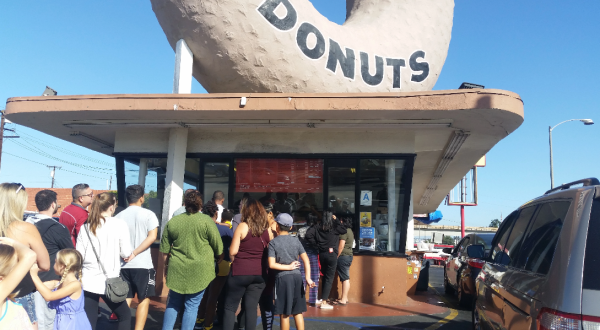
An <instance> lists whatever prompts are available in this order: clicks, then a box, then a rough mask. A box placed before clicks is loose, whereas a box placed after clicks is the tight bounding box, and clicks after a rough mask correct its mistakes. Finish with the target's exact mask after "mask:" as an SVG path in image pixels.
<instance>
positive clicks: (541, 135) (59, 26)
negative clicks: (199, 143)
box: [0, 0, 600, 226]
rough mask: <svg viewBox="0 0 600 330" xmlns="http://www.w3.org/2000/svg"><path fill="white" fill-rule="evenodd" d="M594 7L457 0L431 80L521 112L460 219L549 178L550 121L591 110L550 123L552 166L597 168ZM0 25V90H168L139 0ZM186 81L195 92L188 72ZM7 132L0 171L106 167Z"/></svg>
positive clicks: (164, 56)
mask: <svg viewBox="0 0 600 330" xmlns="http://www.w3.org/2000/svg"><path fill="white" fill-rule="evenodd" d="M296 1H300V0H296ZM398 1H401V0H398ZM312 2H313V4H314V5H315V6H316V7H317V9H319V11H321V13H323V14H324V15H325V16H327V17H328V18H329V19H330V20H332V21H334V22H337V23H342V22H343V20H344V18H345V1H343V0H313V1H312ZM599 12H600V2H598V1H581V0H576V1H569V2H564V1H546V2H543V3H540V2H533V1H518V2H517V1H514V0H507V1H502V2H500V1H466V0H456V11H455V18H454V29H453V34H452V42H451V44H450V50H449V54H448V59H447V61H446V64H445V66H444V69H443V71H442V74H441V76H440V79H439V80H438V83H437V85H436V86H435V89H436V90H443V89H456V88H458V86H459V85H460V84H461V83H462V82H463V81H467V82H473V83H478V84H483V85H485V86H486V88H499V89H504V90H509V91H513V92H516V93H518V94H520V95H521V97H522V98H523V100H524V101H525V122H524V123H523V125H522V126H521V127H520V128H519V129H518V130H517V131H515V132H514V133H513V134H512V135H510V136H509V137H508V138H506V139H505V140H503V141H501V142H500V143H499V144H498V145H497V146H496V147H495V148H494V149H493V150H492V151H491V152H490V153H489V154H488V166H487V167H485V168H483V169H481V170H480V171H479V202H480V205H479V206H477V207H470V208H467V211H466V219H467V225H473V226H477V225H487V224H489V222H490V220H491V219H494V218H499V217H500V215H501V214H503V215H504V216H506V215H507V214H508V213H510V212H511V211H512V210H513V209H515V208H516V207H518V206H519V205H520V204H522V203H523V202H526V201H527V200H529V199H531V198H534V197H536V196H538V195H540V194H542V193H543V192H544V191H545V190H546V189H548V188H549V185H550V180H549V165H548V162H549V161H548V126H549V125H555V124H557V123H559V122H561V121H563V120H566V119H571V118H592V119H595V120H596V121H598V122H599V125H595V126H583V124H581V123H567V124H565V125H563V126H560V127H559V128H558V129H557V130H556V131H555V132H554V134H553V136H554V156H555V157H554V169H555V182H556V183H564V182H569V181H573V180H576V179H580V178H584V177H591V176H600V174H599V173H598V169H597V164H598V163H599V161H600V156H599V155H598V152H597V150H598V148H597V147H596V145H595V142H596V141H598V140H599V138H600V116H599V114H600V102H599V101H598V98H597V95H598V90H599V89H600V83H599V82H598V79H599V76H600V61H598V60H597V58H598V54H599V53H600V37H599V36H600V20H599V19H598V17H597V14H598V13H599ZM0 31H1V32H0V77H2V79H1V80H0V99H2V100H5V99H7V98H9V97H13V96H29V95H41V94H42V92H43V91H44V88H45V86H46V85H48V86H51V87H52V88H54V89H56V90H57V91H58V93H59V94H60V95H68V94H113V93H170V92H171V91H172V82H173V66H174V53H173V50H172V49H171V48H170V46H169V45H168V43H167V40H166V37H165V36H164V34H163V32H162V30H161V28H160V26H159V25H158V22H157V20H156V18H155V16H154V13H153V12H152V9H151V5H150V2H149V1H147V0H144V1H141V0H140V1H122V0H121V1H116V0H107V1H101V2H100V1H76V2H74V1H52V2H51V1H39V0H38V1H30V0H21V1H10V2H6V3H4V4H3V10H2V11H1V12H0ZM192 89H193V92H194V93H204V92H205V91H204V89H203V88H202V86H200V85H199V84H198V83H197V82H196V81H194V83H193V87H192ZM2 107H3V104H2V105H0V108H2ZM7 127H8V128H16V130H17V132H18V133H19V134H20V135H21V136H24V138H23V139H18V140H20V141H17V142H18V143H21V144H22V145H24V146H28V147H29V149H31V150H35V149H33V148H31V145H32V144H33V145H36V146H38V147H39V146H40V145H39V144H37V143H39V142H40V141H42V142H45V143H46V144H49V145H50V146H51V147H53V148H50V149H46V148H45V147H43V149H44V150H47V151H48V155H49V156H52V157H56V158H60V159H64V160H67V161H70V162H76V163H77V164H80V165H85V166H94V167H100V168H106V167H110V166H105V164H106V163H108V164H112V163H113V162H114V161H113V159H112V158H111V157H107V156H104V155H101V154H98V153H95V152H92V151H89V150H87V149H85V148H81V147H78V146H75V145H73V144H70V143H67V142H64V141H61V140H58V139H55V138H52V137H50V136H47V135H44V134H42V133H39V132H37V131H33V130H30V129H28V128H25V127H22V126H18V125H7ZM8 134H10V132H7V135H8ZM5 141H6V142H5V144H4V149H3V151H4V152H5V153H4V154H3V155H2V171H1V172H0V182H5V181H10V182H22V183H23V184H24V185H25V186H29V187H46V186H49V184H50V170H49V169H48V168H46V167H45V166H44V165H59V166H63V170H59V171H58V172H57V175H56V180H57V185H58V186H61V187H70V186H72V185H73V184H76V183H79V182H81V181H85V182H88V183H90V184H91V185H92V188H94V189H103V188H106V180H107V179H108V178H109V174H108V173H110V171H104V170H98V169H94V170H91V169H90V168H89V167H85V166H84V167H81V166H79V167H77V166H72V165H67V164H64V163H61V162H57V161H56V160H55V159H52V158H48V157H46V156H42V155H40V154H39V153H35V152H32V151H30V150H26V149H24V148H23V147H21V146H19V145H17V144H15V141H8V140H5ZM65 151H66V152H69V153H65ZM7 153H9V154H12V155H9V154H7ZM13 155H17V156H20V157H23V158H26V159H29V160H33V161H35V162H37V163H35V162H31V161H26V160H23V159H20V158H16V157H15V156H13ZM48 155H47V156H48ZM65 170H69V171H71V172H67V171H65ZM73 172H77V173H81V174H75V173H73ZM82 174H83V175H82ZM130 175H131V176H134V174H130ZM113 187H114V182H113ZM440 209H441V210H442V212H443V213H444V215H445V217H444V220H443V221H442V222H441V224H447V225H455V224H458V223H459V221H460V215H459V208H458V207H445V206H441V207H440Z"/></svg>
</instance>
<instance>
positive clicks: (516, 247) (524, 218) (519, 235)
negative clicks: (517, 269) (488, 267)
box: [500, 206, 536, 265]
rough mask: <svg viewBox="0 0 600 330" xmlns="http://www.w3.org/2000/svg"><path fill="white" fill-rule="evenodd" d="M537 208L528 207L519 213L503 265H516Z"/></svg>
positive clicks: (509, 238)
mask: <svg viewBox="0 0 600 330" xmlns="http://www.w3.org/2000/svg"><path fill="white" fill-rule="evenodd" d="M535 209H536V206H530V207H526V208H524V209H522V210H521V212H519V217H518V218H517V220H516V221H515V224H514V226H513V228H512V230H511V231H510V236H509V237H508V240H507V241H506V250H505V252H506V256H505V258H502V262H500V263H501V264H503V265H513V264H514V263H516V261H517V258H518V257H519V252H520V251H521V244H522V243H523V238H524V237H525V232H526V230H527V226H529V222H530V220H531V217H532V216H533V213H534V212H535Z"/></svg>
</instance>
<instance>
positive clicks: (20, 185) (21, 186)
mask: <svg viewBox="0 0 600 330" xmlns="http://www.w3.org/2000/svg"><path fill="white" fill-rule="evenodd" d="M11 184H18V185H19V188H17V191H15V194H18V193H19V191H21V189H23V191H24V190H25V186H23V184H22V183H16V182H13V183H11Z"/></svg>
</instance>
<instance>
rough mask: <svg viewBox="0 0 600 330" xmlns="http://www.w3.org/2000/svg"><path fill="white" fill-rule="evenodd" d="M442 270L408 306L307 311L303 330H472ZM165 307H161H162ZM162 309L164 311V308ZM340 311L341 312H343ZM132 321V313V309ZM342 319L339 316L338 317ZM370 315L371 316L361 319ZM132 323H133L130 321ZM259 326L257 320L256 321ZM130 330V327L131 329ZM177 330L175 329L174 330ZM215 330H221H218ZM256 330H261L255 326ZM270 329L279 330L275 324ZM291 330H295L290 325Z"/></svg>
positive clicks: (154, 326) (157, 322) (152, 323)
mask: <svg viewBox="0 0 600 330" xmlns="http://www.w3.org/2000/svg"><path fill="white" fill-rule="evenodd" d="M443 283H444V269H443V268H442V267H439V266H438V267H435V266H434V267H431V268H430V274H429V284H430V287H429V290H428V291H427V292H425V293H422V294H419V295H418V296H417V297H416V300H417V301H415V302H414V303H412V304H410V306H370V305H364V304H349V305H348V306H344V307H336V308H337V309H340V310H338V311H337V312H336V313H333V314H335V315H331V316H327V315H325V313H324V312H321V311H320V310H316V309H315V308H312V310H311V308H310V307H309V311H308V313H307V314H305V323H306V329H316V330H325V329H327V330H329V329H331V330H337V329H364V330H370V329H377V330H387V329H390V330H412V329H426V330H433V329H442V330H446V329H448V330H458V329H460V330H464V329H470V328H471V311H470V310H466V309H461V308H459V307H458V301H457V299H456V297H454V296H447V295H444V284H443ZM161 306H164V305H161ZM161 306H159V305H155V304H153V305H152V307H151V311H150V314H149V316H148V320H147V322H146V329H150V330H159V329H162V316H163V310H164V309H162V308H160V307H161ZM163 308H164V307H163ZM342 308H343V309H344V310H342ZM131 312H132V317H133V319H134V318H135V309H133V308H132V309H131ZM340 314H341V315H344V316H341V317H340V316H339V315H340ZM108 315H109V311H108V310H107V309H106V306H103V309H102V317H101V318H100V319H99V323H98V327H97V329H98V330H113V329H114V330H116V329H117V326H116V323H110V322H109V321H108ZM364 315H373V316H364ZM132 322H133V320H132ZM258 322H260V317H259V318H258ZM132 329H133V327H132ZM176 329H178V328H176ZM214 329H215V330H220V329H221V328H220V327H218V326H215V327H214ZM257 329H262V326H261V325H258V327H257ZM273 329H275V330H278V329H279V322H278V320H277V319H276V322H275V324H274V326H273ZM292 329H295V327H294V323H293V322H292Z"/></svg>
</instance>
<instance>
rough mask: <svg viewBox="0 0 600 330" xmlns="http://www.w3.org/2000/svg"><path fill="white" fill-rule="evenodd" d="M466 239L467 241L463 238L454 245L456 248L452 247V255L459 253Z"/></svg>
mask: <svg viewBox="0 0 600 330" xmlns="http://www.w3.org/2000/svg"><path fill="white" fill-rule="evenodd" d="M466 239H467V237H465V238H463V239H462V240H461V241H460V242H458V244H456V247H454V250H453V251H452V254H457V253H458V252H460V251H461V249H462V247H463V245H464V243H465V240H466Z"/></svg>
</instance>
